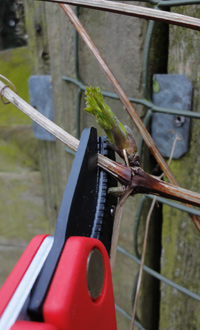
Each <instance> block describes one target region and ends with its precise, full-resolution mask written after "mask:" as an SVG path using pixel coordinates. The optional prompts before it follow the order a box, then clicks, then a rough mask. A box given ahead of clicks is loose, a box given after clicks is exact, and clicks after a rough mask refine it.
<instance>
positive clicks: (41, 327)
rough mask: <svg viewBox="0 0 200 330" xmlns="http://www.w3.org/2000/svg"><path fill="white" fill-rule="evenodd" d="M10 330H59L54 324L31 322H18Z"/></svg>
mask: <svg viewBox="0 0 200 330" xmlns="http://www.w3.org/2000/svg"><path fill="white" fill-rule="evenodd" d="M10 330H58V329H57V328H56V327H54V326H53V325H52V324H47V323H39V322H29V321H17V322H15V324H14V325H13V326H12V327H11V329H10Z"/></svg>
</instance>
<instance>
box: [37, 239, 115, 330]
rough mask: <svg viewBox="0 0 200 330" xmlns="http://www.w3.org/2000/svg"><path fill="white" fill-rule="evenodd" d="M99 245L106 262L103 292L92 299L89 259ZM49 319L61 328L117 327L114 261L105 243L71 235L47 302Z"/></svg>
mask: <svg viewBox="0 0 200 330" xmlns="http://www.w3.org/2000/svg"><path fill="white" fill-rule="evenodd" d="M94 248H97V249H99V251H100V252H101V254H102V256H103V260H104V266H105V278H104V286H103V290H102V293H101V296H100V297H99V298H97V300H95V301H94V300H92V298H91V297H90V294H89V292H88V287H87V260H88V256H89V254H90V251H91V250H92V249H94ZM43 316H44V319H45V322H46V323H49V324H52V325H54V326H55V327H56V328H57V329H58V330H76V329H77V330H94V329H95V330H116V329H117V326H116V317H115V306H114V296H113V288H112V278H111V270H110V261H109V258H108V254H107V251H106V249H105V247H104V245H103V244H102V243H101V242H100V241H99V240H96V239H92V238H85V237H70V238H69V239H68V240H67V242H66V245H65V247H64V250H63V252H62V256H61V258H60V261H59V264H58V267H57V270H56V273H55V275H54V278H53V281H52V284H51V287H50V289H49V292H48V295H47V298H46V300H45V303H44V306H43Z"/></svg>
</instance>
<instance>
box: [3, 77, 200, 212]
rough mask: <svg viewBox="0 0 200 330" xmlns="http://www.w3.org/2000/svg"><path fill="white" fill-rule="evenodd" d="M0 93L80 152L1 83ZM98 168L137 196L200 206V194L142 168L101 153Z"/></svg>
mask: <svg viewBox="0 0 200 330" xmlns="http://www.w3.org/2000/svg"><path fill="white" fill-rule="evenodd" d="M0 94H1V96H2V97H5V98H6V99H7V100H8V101H9V102H11V103H12V104H13V105H15V106H16V107H17V108H18V109H19V110H21V111H22V112H24V113H25V114H26V115H27V116H29V117H30V118H31V119H32V120H34V121H35V122H36V123H38V124H39V125H40V126H42V127H43V128H45V129H46V130H47V131H48V132H50V133H51V134H53V135H54V136H55V137H56V138H57V139H59V140H60V141H62V142H63V143H65V144H66V145H67V146H68V147H70V148H71V149H73V150H75V151H76V150H77V149H78V146H79V140H78V139H76V138H75V137H73V136H72V135H71V134H69V133H67V132H66V131H65V130H64V129H62V128H61V127H59V126H58V125H56V124H55V123H53V122H52V121H51V120H49V119H48V118H46V117H45V116H43V115H42V114H41V113H40V112H39V111H37V110H36V109H34V108H33V107H32V106H31V105H30V104H28V103H27V102H26V101H24V100H23V99H22V98H21V97H20V96H19V95H17V94H16V93H15V92H14V91H12V90H11V89H10V88H9V87H8V86H7V85H5V84H4V83H3V82H2V81H1V80H0ZM98 166H100V167H101V168H102V169H104V170H105V171H107V172H108V173H110V174H111V175H113V176H114V177H115V178H116V179H117V180H118V181H119V182H121V183H122V184H123V185H125V186H127V187H129V188H130V189H131V191H132V194H133V195H134V194H137V193H146V194H154V195H158V196H162V197H166V198H171V199H175V200H178V201H180V202H185V203H189V204H191V205H196V206H200V194H198V193H196V192H193V191H190V190H187V189H183V188H180V187H178V186H176V185H173V184H169V183H166V182H164V181H161V180H159V179H158V178H156V177H153V176H152V175H150V174H147V173H146V172H144V171H143V170H142V169H141V168H140V167H133V168H129V167H127V166H126V165H123V164H120V163H117V162H114V161H113V160H111V159H109V158H107V157H105V156H103V155H101V154H98Z"/></svg>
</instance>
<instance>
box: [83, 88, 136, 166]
mask: <svg viewBox="0 0 200 330" xmlns="http://www.w3.org/2000/svg"><path fill="white" fill-rule="evenodd" d="M85 95H86V97H85V101H86V108H85V109H84V110H85V111H87V112H89V113H91V114H93V115H95V117H96V120H97V123H98V124H99V125H100V126H101V127H102V128H103V129H104V131H105V133H106V135H107V137H108V139H109V143H110V145H111V147H112V148H113V149H114V150H115V151H116V152H118V154H119V155H120V156H121V157H122V158H123V157H124V155H123V149H126V152H127V155H128V157H129V159H130V160H131V159H132V158H133V157H134V156H135V153H136V151H137V146H136V143H135V139H134V136H133V132H132V131H131V129H130V128H129V127H128V126H124V125H123V124H122V123H121V122H120V121H119V120H118V118H117V117H116V116H115V115H114V113H113V112H112V110H111V109H110V107H109V106H108V105H107V104H106V103H105V102H104V100H103V95H102V94H101V90H100V88H99V87H93V86H91V87H86V92H85Z"/></svg>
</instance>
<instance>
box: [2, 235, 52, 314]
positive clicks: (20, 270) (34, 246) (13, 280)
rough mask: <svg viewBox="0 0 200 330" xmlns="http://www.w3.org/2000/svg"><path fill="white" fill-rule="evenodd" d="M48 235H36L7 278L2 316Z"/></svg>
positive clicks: (3, 288) (3, 292) (3, 295)
mask: <svg viewBox="0 0 200 330" xmlns="http://www.w3.org/2000/svg"><path fill="white" fill-rule="evenodd" d="M47 236H48V235H38V236H36V237H34V238H33V239H32V240H31V242H30V243H29V245H28V247H27V248H26V250H25V251H24V253H23V254H22V256H21V258H20V259H19V260H18V262H17V264H16V265H15V267H14V268H13V270H12V272H11V273H10V275H9V276H8V278H7V279H6V281H5V283H4V284H3V286H2V287H1V289H0V317H1V315H2V314H3V312H4V310H5V308H6V306H7V305H8V303H9V301H10V299H11V298H12V296H13V294H14V292H15V290H16V289H17V287H18V285H19V283H20V281H21V280H22V278H23V276H24V274H25V273H26V271H27V269H28V267H29V265H30V263H31V261H32V260H33V258H34V256H35V254H36V253H37V251H38V249H39V247H40V245H41V244H42V242H43V240H44V239H45V237H47Z"/></svg>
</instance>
